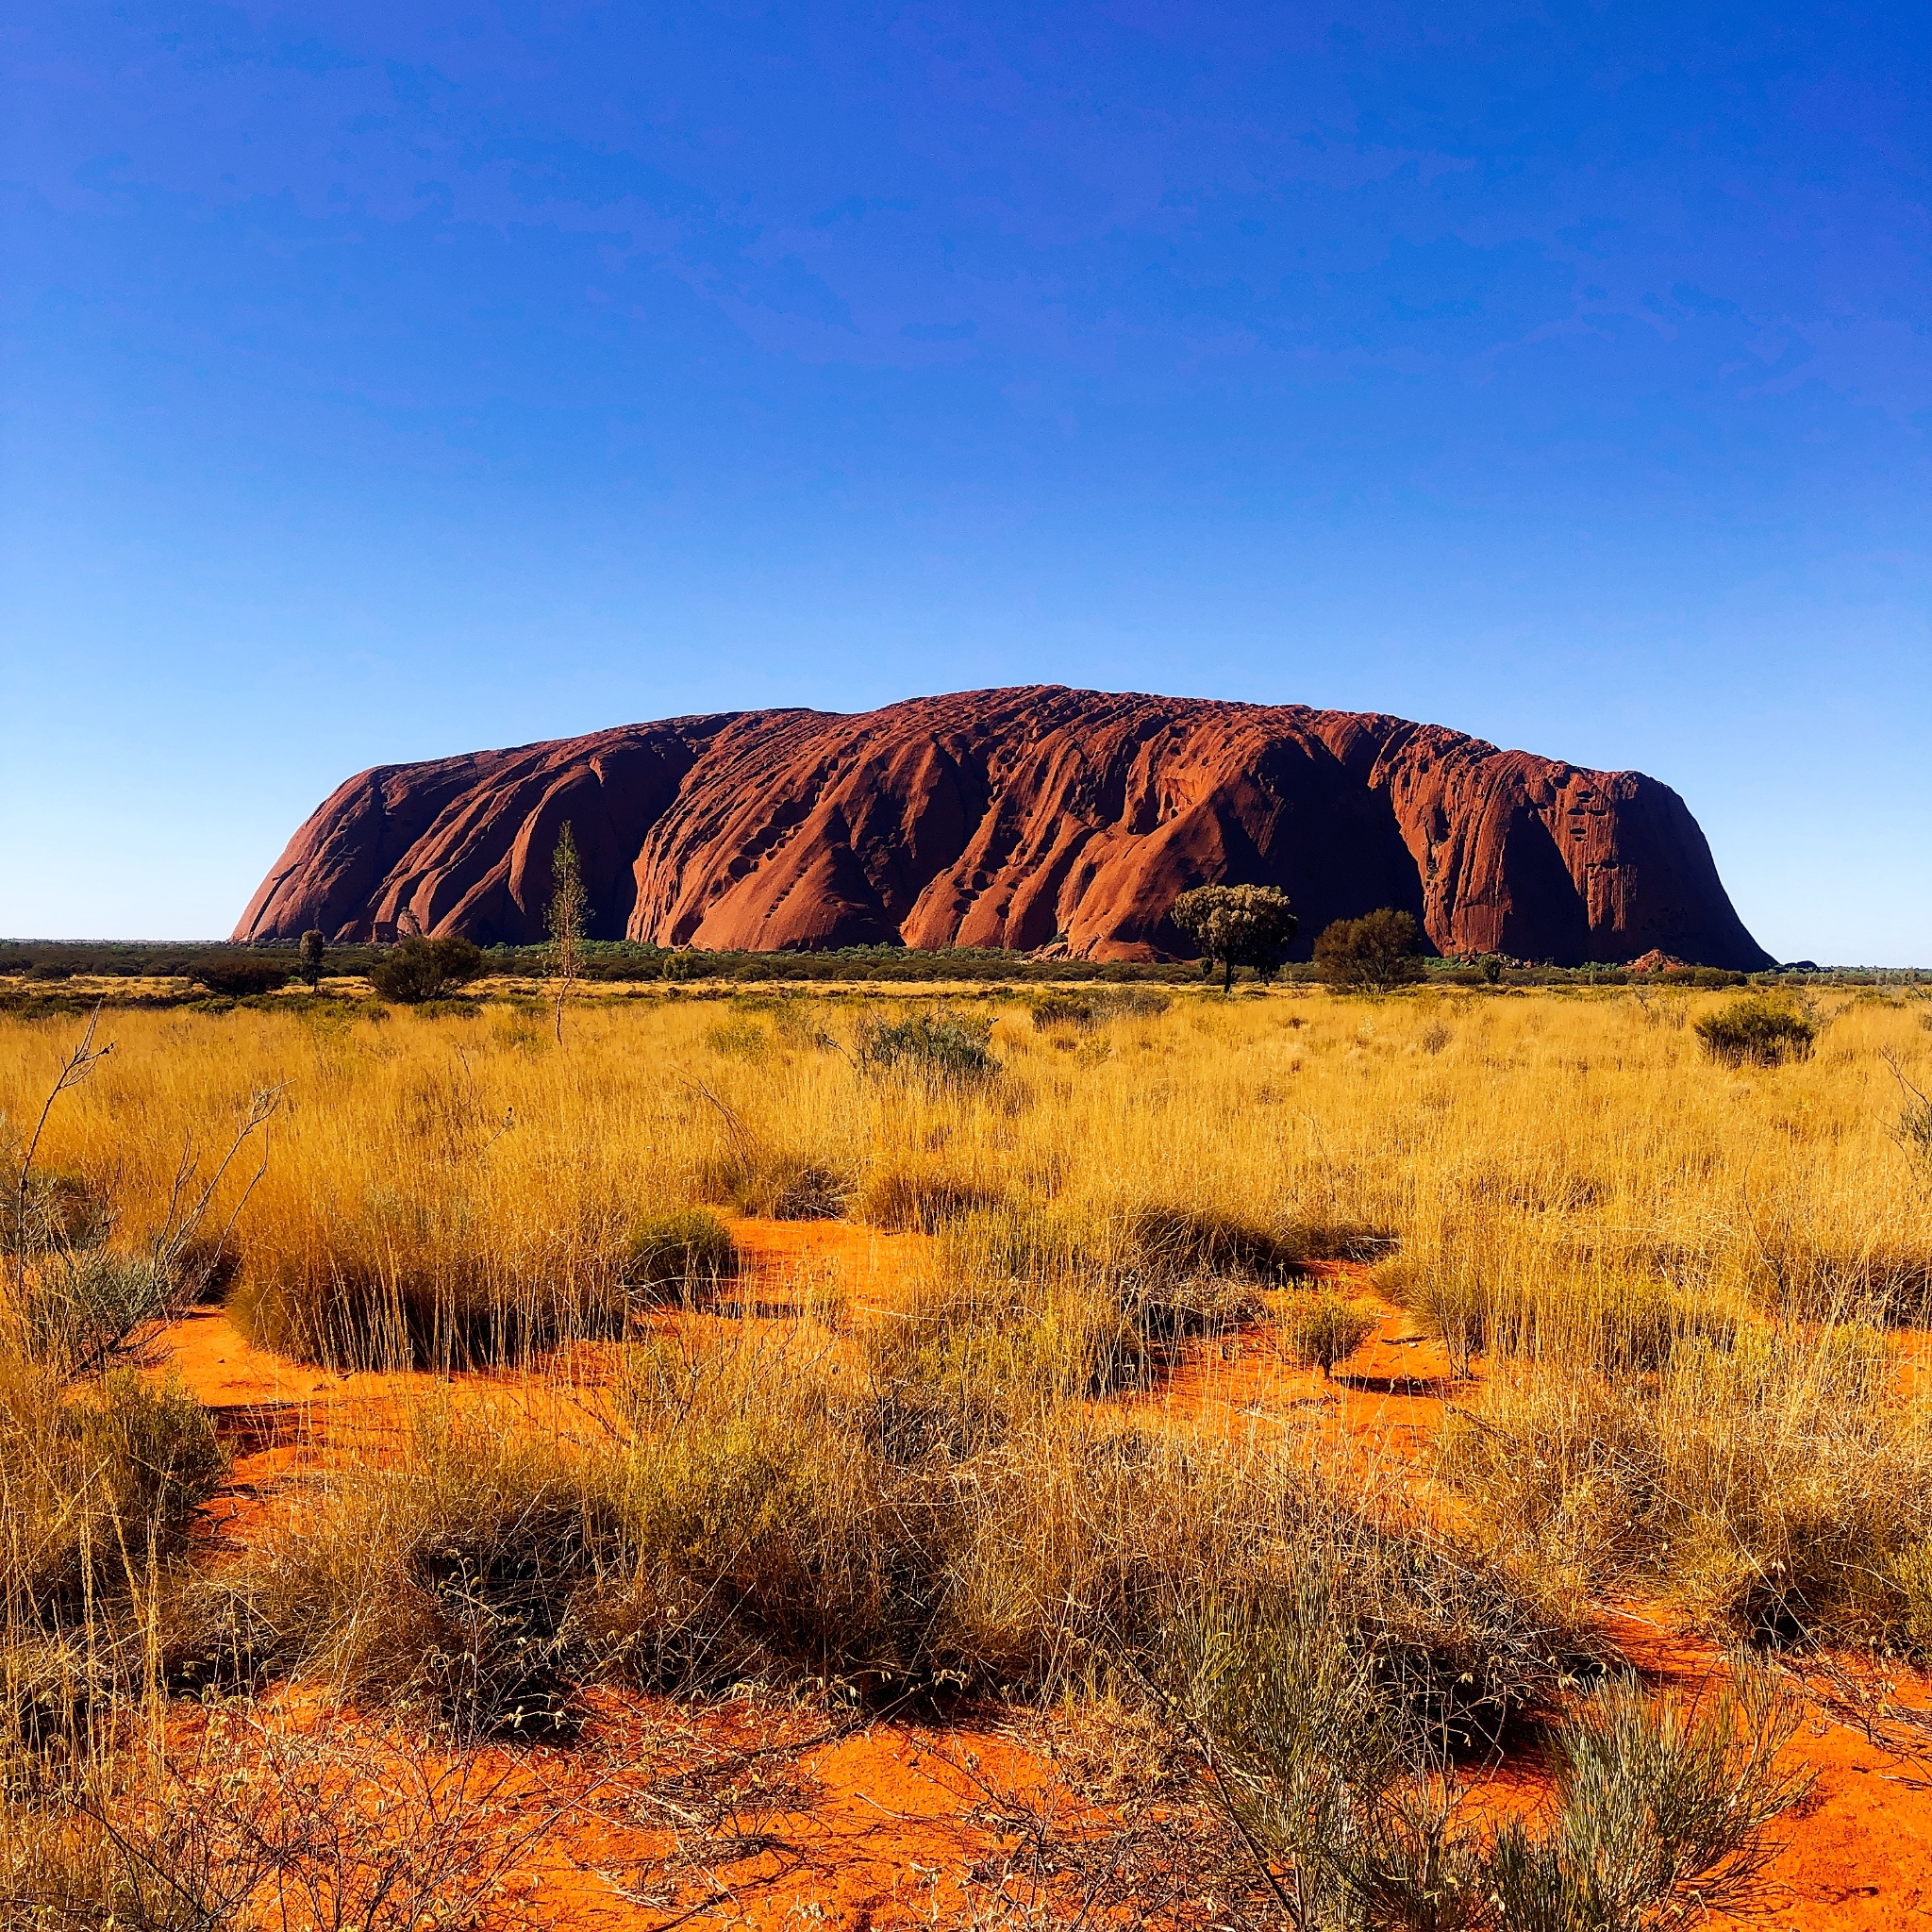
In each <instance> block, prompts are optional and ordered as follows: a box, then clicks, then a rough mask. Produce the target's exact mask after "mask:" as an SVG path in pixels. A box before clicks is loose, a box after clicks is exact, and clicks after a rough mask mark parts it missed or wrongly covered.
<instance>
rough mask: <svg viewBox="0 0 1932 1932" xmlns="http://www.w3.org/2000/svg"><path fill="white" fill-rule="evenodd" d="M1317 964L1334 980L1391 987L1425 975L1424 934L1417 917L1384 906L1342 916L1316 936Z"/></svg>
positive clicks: (1363, 987) (1360, 987)
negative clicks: (1345, 917)
mask: <svg viewBox="0 0 1932 1932" xmlns="http://www.w3.org/2000/svg"><path fill="white" fill-rule="evenodd" d="M1315 965H1316V967H1317V969H1318V970H1319V971H1320V973H1321V975H1322V977H1323V978H1324V980H1325V981H1326V982H1327V983H1328V984H1329V985H1330V986H1339V987H1342V988H1344V989H1348V990H1352V991H1387V990H1388V989H1389V988H1390V987H1391V986H1406V985H1408V984H1410V983H1412V982H1413V981H1415V980H1418V979H1420V978H1422V976H1423V974H1424V966H1423V951H1422V934H1421V932H1420V931H1419V929H1418V928H1417V926H1416V923H1415V921H1414V919H1413V918H1412V917H1410V915H1409V914H1408V913H1407V912H1398V911H1396V910H1395V909H1394V908H1393V907H1390V906H1384V907H1382V908H1380V909H1379V910H1377V911H1374V912H1369V913H1365V914H1364V915H1363V916H1362V917H1361V918H1360V919H1338V920H1337V921H1336V922H1335V923H1334V924H1332V925H1330V926H1328V927H1327V928H1326V929H1325V930H1324V932H1323V934H1322V936H1321V937H1320V938H1319V939H1318V940H1317V941H1315Z"/></svg>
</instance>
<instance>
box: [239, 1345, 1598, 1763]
mask: <svg viewBox="0 0 1932 1932" xmlns="http://www.w3.org/2000/svg"><path fill="white" fill-rule="evenodd" d="M953 1339H954V1341H956V1342H958V1343H960V1344H961V1345H960V1347H958V1348H957V1349H955V1350H954V1351H953V1352H951V1353H948V1352H946V1351H943V1350H927V1351H924V1352H922V1351H921V1350H919V1349H917V1348H913V1349H908V1350H903V1351H901V1352H899V1353H898V1354H897V1355H895V1356H891V1357H887V1356H885V1355H883V1354H882V1353H879V1352H874V1354H872V1355H871V1356H870V1357H868V1358H867V1359H866V1360H865V1361H864V1362H863V1363H861V1364H860V1365H858V1369H857V1371H856V1372H855V1369H854V1367H853V1366H852V1365H851V1364H850V1363H849V1360H841V1358H840V1357H839V1356H838V1355H836V1354H835V1353H834V1352H832V1351H829V1350H826V1349H823V1348H818V1347H814V1346H812V1345H811V1343H810V1341H809V1335H808V1331H806V1330H802V1329H801V1330H793V1331H791V1332H789V1333H785V1332H781V1333H775V1334H770V1335H765V1336H762V1337H759V1338H757V1339H754V1338H752V1337H749V1336H744V1335H729V1334H726V1335H724V1336H722V1337H720V1338H719V1339H716V1340H711V1341H699V1340H697V1339H694V1338H693V1337H686V1338H683V1339H675V1338H674V1339H661V1340H659V1341H656V1342H653V1343H648V1344H640V1345H639V1346H638V1347H637V1348H636V1349H635V1350H634V1351H633V1352H632V1354H631V1356H630V1357H629V1360H628V1364H627V1367H626V1370H625V1379H624V1381H623V1383H622V1385H621V1387H620V1389H619V1391H618V1399H617V1402H616V1405H615V1411H614V1417H613V1418H612V1419H610V1420H608V1422H607V1424H606V1425H605V1426H603V1427H600V1428H597V1429H595V1430H592V1431H587V1432H586V1433H585V1434H584V1435H583V1436H582V1437H581V1439H572V1438H569V1437H565V1436H562V1435H541V1434H539V1433H537V1432H534V1431H531V1432H525V1433H520V1434H518V1435H515V1436H508V1435H506V1434H504V1433H502V1432H501V1431H500V1430H498V1429H497V1428H495V1427H493V1426H482V1427H467V1428H466V1427H459V1426H458V1425H456V1424H452V1423H451V1422H450V1421H449V1420H448V1418H447V1417H446V1416H432V1417H431V1418H430V1419H429V1420H428V1421H427V1422H426V1423H425V1424H424V1425H423V1426H421V1427H419V1429H418V1431H417V1433H416V1435H415V1436H414V1438H413V1441H412V1443H411V1446H410V1448H409V1450H408V1454H407V1455H406V1456H405V1457H402V1458H401V1459H399V1460H393V1461H391V1462H389V1463H386V1464H385V1465H383V1466H381V1467H376V1466H365V1467H359V1468H358V1469H356V1470H354V1471H352V1472H349V1473H346V1474H344V1475H343V1476H342V1477H341V1479H340V1480H338V1481H337V1482H335V1483H333V1484H332V1485H331V1486H330V1488H329V1490H328V1491H327V1492H326V1493H325V1495H324V1496H323V1497H322V1498H321V1499H319V1500H318V1501H316V1502H314V1503H312V1504H309V1505H307V1506H305V1507H304V1508H303V1510H302V1511H301V1513H300V1515H299V1517H294V1516H291V1519H290V1520H289V1522H288V1524H286V1526H285V1527H284V1529H283V1530H282V1531H281V1532H280V1533H278V1534H277V1535H276V1536H275V1538H273V1539H271V1540H269V1541H267V1542H266V1543H265V1544H264V1545H263V1547H262V1548H261V1549H260V1550H259V1551H258V1552H255V1553H252V1554H251V1556H250V1557H248V1559H247V1560H246V1562H245V1563H244V1565H243V1566H242V1570H241V1572H240V1573H239V1574H237V1575H235V1576H232V1577H227V1578H225V1579H224V1580H223V1581H222V1583H221V1585H220V1589H219V1591H217V1592H215V1594H216V1595H217V1596H218V1597H220V1599H221V1600H222V1603H223V1605H225V1607H223V1608H220V1609H218V1610H216V1611H209V1612H207V1613H206V1614H208V1615H210V1616H214V1615H225V1616H227V1617H228V1618H229V1619H230V1620H231V1622H232V1623H233V1624H235V1625H236V1626H237V1627H238V1628H240V1629H241V1630H242V1632H243V1633H244V1635H243V1638H242V1641H241V1647H243V1648H246V1649H248V1650H249V1651H250V1652H251V1654H252V1655H253V1656H254V1657H255V1658H256V1660H257V1667H258V1669H266V1670H273V1671H295V1672H298V1673H301V1674H305V1675H308V1676H312V1677H316V1678H319V1679H321V1680H322V1681H325V1682H326V1683H328V1684H330V1685H331V1686H333V1687H334V1688H335V1689H336V1690H337V1691H339V1692H341V1694H345V1695H349V1696H351V1697H355V1698H358V1699H362V1700H374V1701H375V1702H388V1703H394V1704H399V1705H401V1706H404V1707H410V1708H415V1709H418V1710H420V1711H422V1712H425V1713H427V1714H433V1715H434V1716H435V1718H436V1719H437V1720H438V1721H439V1722H441V1723H444V1724H454V1725H456V1726H458V1728H460V1729H464V1730H474V1729H477V1728H480V1729H484V1730H491V1731H497V1732H501V1731H504V1730H514V1731H518V1732H521V1733H524V1734H528V1733H529V1732H530V1731H532V1730H533V1729H542V1728H549V1729H555V1728H557V1727H558V1726H559V1725H567V1723H568V1718H569V1712H570V1702H569V1696H568V1686H569V1684H570V1683H571V1682H573V1681H576V1680H580V1679H582V1678H586V1677H595V1676H609V1675H616V1676H618V1677H620V1678H623V1679H625V1680H629V1681H634V1682H643V1683H649V1684H653V1685H658V1686H663V1687H669V1688H675V1689H679V1690H686V1691H689V1690H694V1689H707V1688H716V1687H722V1686H724V1685H728V1684H731V1683H736V1682H741V1681H744V1680H745V1679H747V1678H765V1679H768V1680H776V1681H780V1682H791V1683H798V1682H800V1681H804V1682H807V1683H809V1684H811V1685H813V1686H816V1687H818V1688H819V1689H820V1690H821V1691H831V1692H834V1693H836V1694H840V1695H843V1696H847V1697H853V1698H858V1699H861V1700H869V1699H874V1698H877V1697H881V1696H886V1695H891V1696H897V1695H900V1694H903V1693H904V1692H906V1691H915V1692H916V1691H924V1690H931V1689H935V1688H938V1687H941V1686H948V1685H950V1686H963V1687H966V1688H970V1689H973V1690H976V1691H1008V1692H1011V1691H1024V1692H1028V1693H1033V1694H1040V1693H1046V1692H1053V1691H1061V1690H1066V1689H1071V1688H1074V1687H1077V1686H1079V1685H1082V1684H1088V1683H1091V1682H1093V1681H1095V1680H1097V1679H1098V1680H1104V1679H1108V1678H1111V1677H1120V1678H1121V1680H1122V1681H1123V1682H1124V1683H1126V1684H1128V1685H1130V1686H1131V1685H1132V1684H1133V1683H1135V1682H1137V1681H1139V1679H1140V1676H1141V1674H1145V1673H1148V1672H1151V1671H1154V1670H1156V1669H1158V1667H1159V1660H1160V1657H1161V1656H1162V1654H1163V1647H1164V1645H1165V1644H1166V1642H1167V1641H1168V1634H1169V1632H1170V1630H1171V1628H1172V1627H1174V1624H1176V1622H1177V1620H1178V1621H1186V1620H1188V1619H1194V1620H1199V1619H1201V1618H1205V1617H1213V1616H1226V1615H1230V1614H1232V1613H1233V1612H1232V1610H1231V1609H1230V1606H1235V1605H1244V1604H1249V1603H1252V1602H1257V1601H1260V1600H1264V1599H1267V1598H1269V1597H1270V1596H1272V1595H1273V1594H1274V1593H1276V1592H1278V1591H1283V1590H1287V1589H1291V1588H1292V1589H1305V1588H1307V1587H1310V1586H1309V1584H1308V1581H1307V1579H1308V1576H1309V1575H1310V1574H1315V1573H1314V1572H1313V1571H1311V1570H1310V1566H1311V1565H1313V1566H1315V1571H1318V1572H1319V1574H1320V1576H1321V1578H1322V1579H1323V1583H1322V1587H1323V1588H1324V1590H1328V1591H1337V1592H1341V1595H1342V1596H1343V1597H1344V1598H1345V1600H1346V1605H1347V1616H1348V1618H1349V1619H1350V1627H1351V1629H1353V1630H1354V1631H1355V1632H1356V1633H1357V1641H1358V1642H1359V1644H1360V1646H1362V1648H1363V1650H1364V1653H1365V1654H1372V1655H1373V1657H1374V1659H1375V1664H1374V1669H1375V1672H1376V1674H1377V1679H1378V1681H1380V1682H1385V1683H1386V1684H1387V1686H1389V1687H1391V1694H1398V1693H1399V1695H1400V1697H1401V1698H1402V1700H1403V1701H1404V1702H1405V1704H1406V1705H1413V1706H1414V1707H1416V1708H1417V1709H1419V1710H1420V1709H1422V1708H1424V1707H1426V1708H1428V1709H1430V1710H1433V1711H1434V1712H1435V1713H1436V1714H1437V1717H1438V1718H1439V1719H1440V1720H1441V1721H1445V1722H1453V1723H1455V1724H1458V1725H1460V1726H1463V1727H1465V1728H1476V1727H1480V1728H1484V1729H1487V1730H1493V1729H1494V1728H1495V1727H1496V1726H1497V1725H1498V1724H1501V1723H1502V1722H1503V1720H1504V1718H1505V1717H1506V1715H1507V1712H1509V1711H1510V1710H1511V1709H1520V1708H1523V1707H1525V1706H1535V1705H1538V1704H1540V1703H1542V1702H1545V1701H1547V1700H1548V1699H1549V1698H1550V1697H1551V1696H1553V1695H1554V1694H1555V1692H1556V1691H1557V1686H1558V1682H1559V1679H1560V1675H1561V1670H1562V1666H1563V1660H1564V1659H1566V1658H1573V1657H1588V1656H1589V1655H1590V1654H1591V1640H1590V1639H1589V1638H1588V1637H1587V1635H1585V1634H1584V1633H1583V1632H1582V1631H1580V1630H1579V1629H1578V1628H1577V1627H1576V1626H1575V1624H1574V1622H1573V1621H1572V1620H1571V1619H1569V1618H1567V1617H1566V1616H1564V1615H1563V1614H1561V1613H1560V1612H1558V1611H1557V1609H1556V1608H1555V1607H1552V1606H1551V1605H1550V1604H1548V1603H1547V1602H1545V1601H1544V1600H1543V1599H1542V1598H1541V1597H1540V1596H1538V1595H1537V1594H1536V1593H1535V1592H1534V1591H1531V1590H1529V1589H1526V1588H1525V1586H1524V1583H1523V1582H1522V1581H1521V1580H1520V1579H1519V1578H1518V1577H1517V1576H1515V1575H1514V1574H1512V1573H1511V1572H1510V1571H1509V1570H1508V1569H1507V1567H1505V1566H1502V1565H1500V1564H1498V1563H1495V1562H1492V1561H1490V1560H1488V1559H1484V1558H1472V1557H1467V1556H1465V1555H1463V1554H1461V1553H1459V1552H1458V1551H1457V1549H1456V1548H1455V1546H1454V1545H1453V1543H1451V1542H1450V1541H1447V1540H1445V1539H1444V1538H1442V1537H1441V1536H1440V1535H1438V1534H1436V1533H1435V1532H1433V1531H1431V1530H1430V1529H1429V1528H1428V1527H1427V1526H1426V1524H1424V1522H1423V1520H1422V1519H1420V1518H1418V1517H1416V1516H1414V1515H1413V1514H1412V1513H1411V1512H1409V1511H1407V1510H1406V1509H1405V1508H1404V1507H1402V1506H1401V1505H1400V1503H1399V1502H1398V1501H1397V1500H1396V1499H1395V1498H1394V1497H1392V1496H1378V1497H1376V1498H1374V1502H1373V1504H1365V1502H1364V1500H1363V1499H1362V1497H1361V1496H1360V1495H1359V1493H1357V1492H1352V1491H1349V1490H1347V1489H1345V1488H1344V1487H1343V1486H1341V1484H1340V1483H1333V1482H1330V1481H1329V1480H1327V1479H1326V1478H1324V1477H1323V1476H1322V1475H1321V1474H1319V1473H1317V1472H1315V1471H1312V1470H1310V1469H1309V1468H1308V1467H1307V1465H1306V1464H1305V1463H1303V1462H1301V1461H1299V1460H1298V1459H1297V1458H1293V1457H1280V1456H1277V1455H1274V1454H1272V1453H1264V1452H1261V1451H1258V1450H1236V1449H1229V1450H1224V1451H1209V1450H1208V1449H1206V1448H1204V1447H1202V1446H1199V1445H1191V1444H1188V1443H1185V1442H1180V1441H1175V1440H1174V1438H1173V1437H1172V1435H1170V1434H1169V1433H1167V1432H1165V1431H1160V1432H1154V1433H1142V1432H1139V1431H1136V1430H1132V1429H1128V1428H1124V1427H1123V1426H1122V1425H1121V1424H1119V1423H1118V1422H1117V1421H1116V1420H1114V1419H1112V1418H1108V1417H1106V1416H1100V1415H1095V1414H1093V1413H1091V1412H1090V1411H1088V1410H1086V1409H1085V1408H1084V1407H1079V1406H1071V1407H1070V1406H1069V1405H1066V1404H1064V1403H1056V1402H1052V1401H1037V1400H1029V1399H1028V1397H1027V1391H1026V1388H1025V1384H1024V1379H1023V1380H1021V1381H1019V1382H1017V1383H1016V1381H1015V1380H1014V1379H1012V1378H1011V1377H1010V1375H1009V1374H1008V1370H1010V1369H1011V1368H1012V1367H1013V1366H1014V1364H1015V1363H1016V1362H1019V1363H1020V1365H1021V1366H1022V1368H1023V1370H1024V1361H1022V1359H1021V1357H1019V1356H1018V1355H1016V1354H1015V1353H1012V1352H1008V1351H1004V1350H1003V1349H1002V1348H1001V1347H1000V1346H999V1345H998V1344H997V1343H992V1342H990V1343H988V1344H987V1345H986V1346H985V1347H984V1348H983V1349H982V1350H980V1351H979V1352H977V1353H976V1354H968V1353H966V1352H965V1348H964V1338H963V1337H961V1336H958V1335H956V1336H955V1337H954V1338H953ZM1036 1386H1037V1385H1036Z"/></svg>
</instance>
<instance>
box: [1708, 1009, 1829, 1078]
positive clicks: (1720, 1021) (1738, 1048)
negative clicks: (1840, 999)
mask: <svg viewBox="0 0 1932 1932" xmlns="http://www.w3.org/2000/svg"><path fill="white" fill-rule="evenodd" d="M1696 1032H1697V1038H1698V1040H1699V1041H1701V1042H1702V1044H1703V1047H1704V1050H1705V1052H1706V1053H1707V1054H1708V1055H1709V1056H1710V1058H1712V1059H1714V1060H1717V1061H1719V1062H1721V1063H1722V1064H1723V1065H1724V1066H1727V1067H1741V1066H1746V1065H1749V1066H1754V1067H1775V1066H1778V1065H1780V1064H1781V1063H1782V1062H1783V1061H1785V1060H1787V1059H1794V1060H1803V1059H1809V1058H1810V1057H1811V1046H1812V1042H1813V1041H1815V1040H1816V1039H1817V1038H1818V1028H1817V1026H1816V1025H1815V1024H1813V1022H1812V1021H1811V1020H1810V1019H1809V1017H1808V1016H1807V1014H1806V1013H1805V1012H1804V1011H1803V1010H1802V1009H1801V1008H1797V1007H1794V1006H1792V1005H1790V1003H1789V1002H1788V1001H1785V1000H1781V999H1777V998H1775V997H1774V996H1773V995H1771V994H1769V993H1748V994H1746V995H1745V997H1744V998H1742V999H1738V1000H1733V1001H1732V1002H1731V1003H1730V1005H1729V1006H1727V1007H1725V1008H1723V1009H1722V1010H1721V1011H1719V1012H1715V1013H1707V1014H1706V1015H1705V1016H1704V1017H1703V1018H1702V1019H1701V1020H1699V1021H1698V1022H1697V1026H1696Z"/></svg>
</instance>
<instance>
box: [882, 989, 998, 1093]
mask: <svg viewBox="0 0 1932 1932" xmlns="http://www.w3.org/2000/svg"><path fill="white" fill-rule="evenodd" d="M991 1035H992V1022H991V1020H987V1019H984V1018H982V1017H981V1016H980V1015H978V1014H976V1013H958V1012H953V1011H948V1010H942V1009H937V1008H936V1009H934V1010H932V1011H929V1012H924V1013H912V1014H908V1016H907V1017H906V1018H905V1019H903V1020H883V1019H880V1018H878V1017H876V1016H874V1015H868V1016H867V1017H866V1018H865V1019H863V1020H861V1021H860V1022H859V1025H858V1065H859V1067H860V1068H861V1069H862V1070H863V1071H864V1072H866V1073H868V1074H898V1075H901V1076H910V1077H912V1078H915V1079H921V1080H924V1081H926V1082H928V1083H929V1084H931V1085H933V1086H955V1087H966V1086H973V1085H976V1084H977V1083H978V1082H980V1081H984V1080H989V1079H991V1078H992V1076H993V1075H994V1074H997V1073H998V1072H999V1071H1000V1063H999V1061H998V1060H997V1059H995V1058H993V1055H992V1050H991V1047H990V1046H989V1045H988V1043H987V1042H988V1041H989V1040H990V1039H991Z"/></svg>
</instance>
